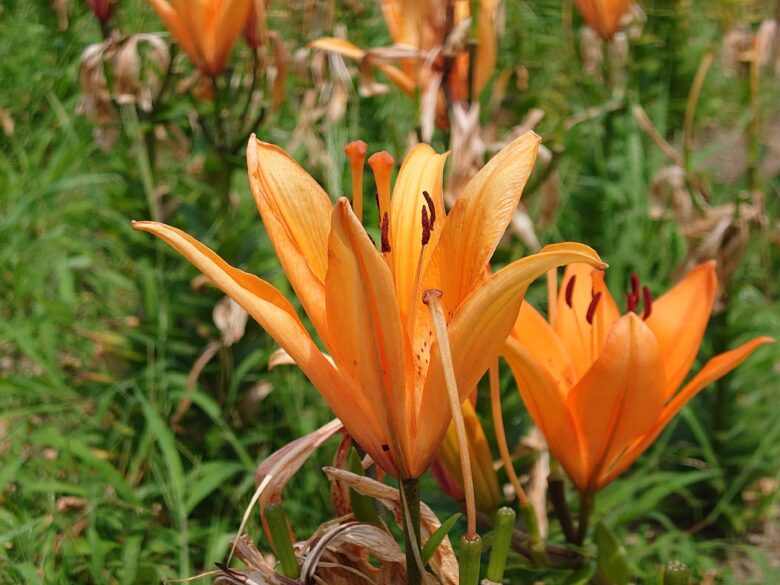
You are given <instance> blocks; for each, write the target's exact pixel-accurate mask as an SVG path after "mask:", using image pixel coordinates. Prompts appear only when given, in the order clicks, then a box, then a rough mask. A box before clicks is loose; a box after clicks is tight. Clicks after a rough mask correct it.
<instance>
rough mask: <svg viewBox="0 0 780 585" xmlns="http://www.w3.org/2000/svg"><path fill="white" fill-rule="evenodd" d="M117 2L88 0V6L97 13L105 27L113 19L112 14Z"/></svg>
mask: <svg viewBox="0 0 780 585" xmlns="http://www.w3.org/2000/svg"><path fill="white" fill-rule="evenodd" d="M114 1H115V0H87V4H89V7H90V8H91V9H92V12H94V13H95V16H96V17H97V19H98V21H100V25H101V26H105V25H106V24H107V23H108V21H109V20H110V19H111V12H112V9H113V7H114Z"/></svg>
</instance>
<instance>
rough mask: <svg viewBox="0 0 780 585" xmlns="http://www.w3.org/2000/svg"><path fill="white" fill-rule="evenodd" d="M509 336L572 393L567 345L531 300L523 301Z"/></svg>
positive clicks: (563, 387) (564, 389) (566, 391)
mask: <svg viewBox="0 0 780 585" xmlns="http://www.w3.org/2000/svg"><path fill="white" fill-rule="evenodd" d="M589 268H590V267H589ZM509 339H511V340H514V341H516V342H517V343H519V344H520V345H522V346H523V347H524V348H525V349H526V350H527V351H528V352H529V353H530V354H531V355H532V356H533V357H534V358H535V359H536V361H537V362H539V364H541V365H543V366H544V367H545V368H546V369H547V371H548V373H549V374H550V376H551V377H552V378H553V379H554V380H555V382H556V384H558V387H559V388H560V389H561V392H562V393H563V395H564V396H566V395H567V394H568V393H569V390H570V389H571V387H572V386H573V385H574V382H575V381H576V379H577V378H576V377H575V372H574V366H572V363H571V359H570V358H569V354H568V353H567V351H566V346H565V345H564V344H563V341H561V338H560V337H558V334H557V333H556V332H555V330H554V329H553V328H552V327H551V326H550V324H549V323H548V322H547V320H546V319H545V318H544V317H542V316H541V315H540V314H539V312H538V311H537V310H536V309H534V308H533V307H532V306H531V304H530V303H529V302H528V301H524V302H523V304H522V306H521V307H520V313H519V314H518V315H517V320H516V321H515V324H514V327H512V332H511V334H510V336H509ZM507 341H509V340H507Z"/></svg>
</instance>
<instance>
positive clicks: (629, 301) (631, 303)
mask: <svg viewBox="0 0 780 585" xmlns="http://www.w3.org/2000/svg"><path fill="white" fill-rule="evenodd" d="M638 304H639V299H638V298H637V297H636V296H635V295H634V293H632V292H627V293H626V312H627V313H632V312H634V311H636V307H637V305H638Z"/></svg>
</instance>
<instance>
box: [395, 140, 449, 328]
mask: <svg viewBox="0 0 780 585" xmlns="http://www.w3.org/2000/svg"><path fill="white" fill-rule="evenodd" d="M446 160H447V155H446V154H436V151H434V150H433V149H432V148H431V147H430V146H428V145H427V144H418V145H417V146H415V147H414V148H413V149H412V152H410V153H409V155H408V156H407V157H406V159H405V160H404V163H403V165H401V170H400V171H399V172H398V178H397V179H396V181H395V188H394V189H393V197H392V199H391V201H390V235H391V242H392V246H393V254H392V259H391V262H392V265H391V268H392V270H393V276H394V277H395V286H396V293H397V296H398V304H399V305H400V307H401V318H402V320H403V322H404V323H405V322H406V317H407V315H408V313H409V311H410V310H415V307H417V305H420V306H421V308H422V309H423V310H427V309H425V306H424V305H423V304H422V295H421V294H418V290H416V289H414V286H415V280H416V277H417V265H418V261H419V260H420V250H421V248H422V244H421V240H422V219H421V210H422V208H423V207H424V206H425V207H427V204H426V201H425V197H423V191H427V192H428V194H429V195H430V197H431V199H432V200H433V204H434V207H435V213H436V224H435V225H434V229H433V231H432V232H431V234H430V236H431V239H430V241H429V242H428V245H427V250H430V249H432V246H433V245H434V244H435V242H436V239H438V234H440V233H441V229H439V228H440V227H441V225H443V223H444V199H443V197H442V181H443V176H444V163H445V162H446ZM423 260H424V259H423ZM423 266H424V263H423ZM421 268H422V267H421ZM413 289H414V290H413ZM412 333H413V332H410V334H412Z"/></svg>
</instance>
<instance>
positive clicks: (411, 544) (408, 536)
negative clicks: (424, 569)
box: [401, 478, 422, 585]
mask: <svg viewBox="0 0 780 585" xmlns="http://www.w3.org/2000/svg"><path fill="white" fill-rule="evenodd" d="M401 497H402V501H401V504H402V506H403V512H404V521H403V524H404V551H405V552H406V583H407V585H421V583H422V573H421V571H420V569H421V567H420V564H419V560H418V559H419V558H420V542H421V538H420V480H419V479H417V478H413V479H402V480H401Z"/></svg>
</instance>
